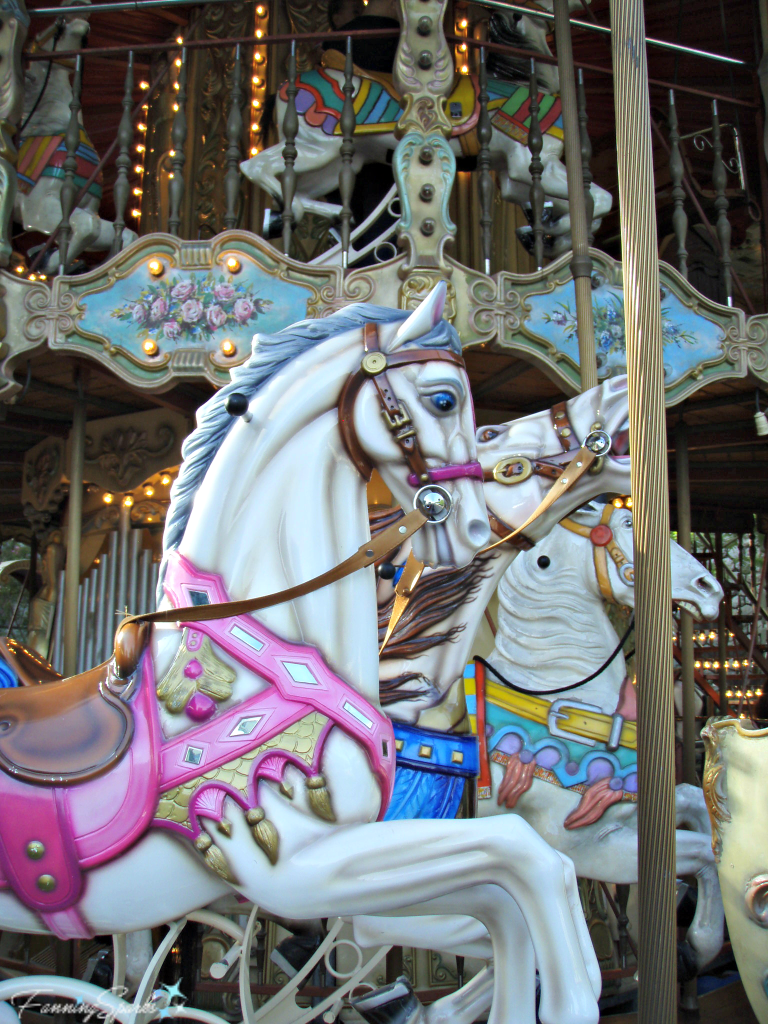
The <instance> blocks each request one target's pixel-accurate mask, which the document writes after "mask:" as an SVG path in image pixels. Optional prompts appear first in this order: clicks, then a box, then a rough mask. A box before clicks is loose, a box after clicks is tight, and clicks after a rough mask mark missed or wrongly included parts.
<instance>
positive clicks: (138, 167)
mask: <svg viewBox="0 0 768 1024" xmlns="http://www.w3.org/2000/svg"><path fill="white" fill-rule="evenodd" d="M133 170H134V171H135V173H136V174H143V173H144V168H143V167H142V165H141V164H136V165H135V166H134V168H133Z"/></svg>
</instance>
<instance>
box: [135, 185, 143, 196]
mask: <svg viewBox="0 0 768 1024" xmlns="http://www.w3.org/2000/svg"><path fill="white" fill-rule="evenodd" d="M133 194H134V195H135V196H143V195H144V189H143V188H139V187H138V185H137V186H136V188H135V189H134V190H133Z"/></svg>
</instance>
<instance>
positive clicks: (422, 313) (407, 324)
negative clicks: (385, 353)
mask: <svg viewBox="0 0 768 1024" xmlns="http://www.w3.org/2000/svg"><path fill="white" fill-rule="evenodd" d="M447 291H448V289H447V286H446V284H445V281H441V282H440V283H439V284H436V285H435V287H434V288H433V289H432V291H431V292H430V293H429V295H428V296H427V297H426V299H424V301H423V302H422V303H421V304H420V305H419V306H417V307H416V309H414V311H413V312H412V313H411V315H410V316H409V317H408V319H407V320H403V322H402V323H401V324H400V326H399V327H398V329H397V333H396V334H395V337H394V339H393V341H392V345H391V351H394V350H395V349H397V348H400V346H401V345H404V344H405V343H406V341H416V340H417V339H418V338H421V337H423V335H425V334H429V332H430V331H431V330H432V328H433V327H436V326H437V325H438V324H439V323H440V321H441V320H442V318H443V309H444V308H445V296H446V294H447Z"/></svg>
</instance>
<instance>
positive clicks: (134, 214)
mask: <svg viewBox="0 0 768 1024" xmlns="http://www.w3.org/2000/svg"><path fill="white" fill-rule="evenodd" d="M131 216H132V217H135V218H136V220H138V219H139V217H141V210H131Z"/></svg>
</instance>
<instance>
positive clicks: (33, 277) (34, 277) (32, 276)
mask: <svg viewBox="0 0 768 1024" xmlns="http://www.w3.org/2000/svg"><path fill="white" fill-rule="evenodd" d="M29 280H30V281H36V280H37V274H30V275H29Z"/></svg>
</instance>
